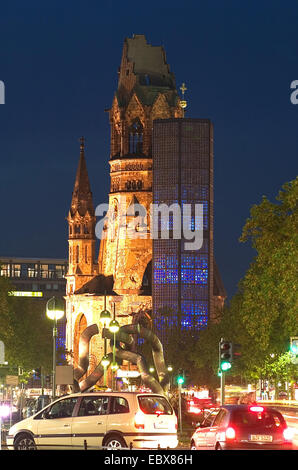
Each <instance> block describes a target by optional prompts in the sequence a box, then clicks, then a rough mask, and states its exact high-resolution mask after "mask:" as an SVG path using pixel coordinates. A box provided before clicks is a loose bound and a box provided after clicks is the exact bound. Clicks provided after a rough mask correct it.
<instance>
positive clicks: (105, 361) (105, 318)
mask: <svg viewBox="0 0 298 470" xmlns="http://www.w3.org/2000/svg"><path fill="white" fill-rule="evenodd" d="M111 320H112V315H111V313H110V312H109V310H107V307H106V293H105V303H104V310H103V311H102V312H101V314H100V317H99V321H100V323H101V324H102V327H103V328H108V327H109V325H110V323H111ZM110 362H111V361H110V359H109V356H107V338H106V337H104V357H103V358H102V360H101V364H102V366H103V373H104V375H103V384H104V387H106V386H107V368H108V367H109V365H110Z"/></svg>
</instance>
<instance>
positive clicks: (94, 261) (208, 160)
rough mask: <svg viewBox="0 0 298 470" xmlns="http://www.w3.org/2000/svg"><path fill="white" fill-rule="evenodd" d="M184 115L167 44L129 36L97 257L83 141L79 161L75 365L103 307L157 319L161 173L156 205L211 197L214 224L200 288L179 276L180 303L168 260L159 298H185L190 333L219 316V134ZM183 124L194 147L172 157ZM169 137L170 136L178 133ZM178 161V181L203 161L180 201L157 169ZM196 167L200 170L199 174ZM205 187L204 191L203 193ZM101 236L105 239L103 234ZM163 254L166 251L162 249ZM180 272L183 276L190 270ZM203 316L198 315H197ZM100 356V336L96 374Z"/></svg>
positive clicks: (71, 273)
mask: <svg viewBox="0 0 298 470" xmlns="http://www.w3.org/2000/svg"><path fill="white" fill-rule="evenodd" d="M182 117H183V109H182V107H181V100H180V98H179V96H178V93H177V90H176V84H175V78H174V75H173V73H172V72H170V68H169V65H168V64H167V61H166V57H165V51H164V49H163V47H161V46H151V45H150V44H148V43H147V41H146V38H145V37H144V36H143V35H134V36H133V38H126V39H125V41H124V46H123V53H122V60H121V65H120V69H119V81H118V88H117V91H116V93H115V96H114V99H113V103H112V107H111V109H110V110H109V118H110V125H111V146H110V161H109V163H110V175H111V187H110V193H109V205H108V212H107V214H106V216H105V218H104V219H102V220H101V221H100V222H101V223H102V231H101V242H100V248H99V254H98V257H96V254H95V241H96V235H95V230H97V224H96V219H95V210H94V205H93V201H92V192H91V188H90V183H89V177H88V173H87V166H86V160H85V144H84V139H81V147H80V159H79V165H78V170H77V174H76V180H75V185H74V191H73V194H72V200H71V206H70V210H69V214H68V218H67V220H68V224H69V269H68V273H67V276H66V277H67V288H66V312H67V331H66V347H67V349H68V350H71V351H73V364H74V366H75V367H76V366H77V364H78V358H79V339H80V334H81V333H82V332H83V331H84V329H85V328H86V327H87V326H89V325H92V324H94V323H95V324H97V325H100V322H99V316H100V313H101V311H102V310H103V309H104V306H105V301H106V306H107V308H108V309H109V310H110V311H113V309H114V308H115V311H116V318H117V320H118V321H119V323H120V325H124V324H127V323H131V321H132V318H133V316H134V315H135V314H137V313H138V314H139V313H140V312H150V314H151V312H152V283H151V279H152V245H153V244H152V238H151V233H150V210H151V204H152V202H153V199H152V184H153V177H154V181H155V183H156V188H155V194H156V195H157V200H158V201H161V191H162V190H163V191H164V192H165V194H166V195H167V196H166V197H165V200H168V201H170V200H172V199H173V200H174V199H175V200H180V199H181V200H184V199H190V200H191V201H197V200H200V201H203V203H204V210H205V216H204V217H205V219H204V220H205V222H206V224H207V225H206V230H205V241H204V248H203V249H202V251H201V253H200V261H199V258H198V257H195V258H194V259H193V262H194V263H195V262H200V263H201V264H200V268H199V271H198V270H197V269H196V268H193V275H194V276H195V277H196V278H197V276H198V272H200V274H199V275H200V276H201V277H200V279H201V281H200V282H201V284H199V282H196V283H195V284H193V285H192V284H191V282H190V283H189V284H188V285H187V284H186V283H185V282H184V281H183V282H182V278H181V280H180V283H179V289H180V291H179V294H178V297H177V295H176V291H175V288H174V290H172V291H171V289H172V287H173V282H172V279H174V278H175V279H178V278H177V276H178V274H177V266H174V265H171V264H169V263H170V261H169V263H168V264H167V265H165V266H164V274H163V275H164V276H165V277H164V279H165V280H166V281H165V282H163V284H160V286H159V290H158V289H157V290H155V294H154V295H155V298H156V300H157V299H159V300H158V301H159V302H160V305H161V303H162V296H163V294H162V289H163V288H164V289H165V292H167V294H166V295H165V296H164V299H168V298H169V296H171V295H172V294H173V299H174V298H175V299H176V300H175V302H176V303H175V302H174V303H175V305H174V304H173V305H174V306H175V308H176V310H177V305H178V304H177V302H178V303H179V305H180V307H179V309H181V312H182V309H184V311H185V313H184V314H183V315H184V317H183V321H182V322H181V325H182V326H183V327H189V326H190V324H191V322H192V319H193V318H195V319H196V321H198V322H199V323H198V325H199V326H203V325H206V322H207V320H208V318H209V317H210V316H211V312H212V308H213V244H212V237H213V209H212V191H213V186H212V185H213V170H212V165H213V159H212V129H211V125H210V123H209V121H208V122H207V121H206V120H205V121H204V124H203V120H198V121H196V124H195V123H194V124H193V123H188V124H187V123H185V125H184V124H181V123H183V120H182V119H181V118H182ZM163 121H164V122H165V126H166V127H164V128H163V127H161V126H160V122H163ZM155 122H158V126H155V129H156V131H154V132H155V134H154V135H153V136H152V130H153V128H154V123H155ZM208 123H209V124H208ZM187 125H188V126H195V128H193V127H192V130H191V132H189V131H188V130H187ZM181 126H182V127H181ZM182 128H183V132H184V133H186V134H187V135H188V136H189V146H188V147H187V146H186V147H185V148H184V149H183V152H180V153H179V152H176V153H175V154H174V153H173V151H172V150H171V145H172V146H173V145H174V146H176V147H175V148H177V150H178V147H179V146H180V145H181V142H182V141H181V139H180V138H179V132H180V131H181V132H182ZM157 129H159V134H157V133H156V132H157ZM162 129H163V130H162ZM171 129H172V130H171ZM173 129H174V130H173ZM177 129H180V131H179V130H177ZM171 132H172V136H170V134H171ZM177 132H178V133H177ZM198 132H199V134H198V135H197V133H198ZM208 132H209V134H208ZM163 134H164V135H163ZM166 134H167V135H166ZM207 134H208V136H207ZM206 136H207V137H206ZM198 138H199V139H201V143H202V142H203V141H204V145H205V147H206V148H204V150H203V148H201V147H200V150H198V149H197V147H196V146H194V147H192V146H191V141H193V142H194V141H195V139H198ZM208 139H209V140H208ZM200 145H201V144H200ZM152 148H153V149H154V150H153V151H152ZM152 157H153V158H152ZM173 157H175V158H177V161H176V163H175V165H176V166H175V169H174V172H176V173H175V178H179V168H180V167H179V165H180V166H181V165H184V164H186V162H187V159H188V158H191V161H192V163H193V165H195V162H196V159H197V158H198V157H199V159H200V163H199V166H198V165H197V166H193V167H192V166H189V167H186V169H185V171H184V173H183V174H185V177H183V178H184V179H185V181H184V179H183V180H182V181H183V185H181V184H180V183H179V185H178V186H177V188H179V191H182V189H183V190H184V189H186V185H188V189H187V193H186V194H182V193H181V194H180V196H179V197H178V196H177V195H175V196H173V195H172V196H171V192H172V191H173V185H174V180H173V178H174V174H173V178H171V177H170V175H169V174H168V175H166V173H167V171H163V170H162V168H160V169H159V167H158V166H157V167H156V172H157V173H156V175H155V176H153V175H154V171H155V170H154V168H153V163H154V161H155V162H156V160H158V158H161V161H164V163H166V159H168V163H169V161H170V159H171V158H173ZM162 159H164V160H162ZM154 165H155V163H154ZM204 165H205V166H204ZM193 170H195V172H194V174H191V173H192V172H193ZM162 171H163V174H162ZM203 173H204V175H205V177H204V178H205V179H204V184H203V179H202V178H203V176H202V175H203ZM189 178H190V179H189ZM158 181H159V182H158ZM158 191H159V193H158ZM197 191H201V193H200V194H199V195H198V194H197ZM204 191H205V192H204ZM203 192H204V195H203ZM99 202H102V201H99ZM140 207H142V208H143V209H144V213H146V214H147V221H146V222H147V224H144V223H143V222H144V220H143V219H142V217H143V216H142V213H140ZM206 211H207V212H206ZM141 212H142V211H141ZM131 227H132V228H131ZM128 230H131V231H132V232H134V235H136V234H137V235H138V236H131V233H132V232H131V233H129V231H128ZM96 234H97V236H98V232H96ZM171 242H172V240H169V241H168V245H167V253H169V252H170V250H173V253H176V255H177V252H178V251H177V250H180V251H181V254H182V252H183V247H182V245H181V246H180V245H179V244H177V243H176V244H175V246H174V247H171V246H170V245H171ZM178 245H179V246H180V248H179V246H178ZM156 250H158V248H157V246H156ZM156 254H157V251H156ZM169 259H170V258H169V257H168V260H169ZM181 260H182V258H181V257H180V258H179V259H178V257H177V256H176V261H174V260H173V263H174V262H178V261H179V262H181ZM185 263H186V261H185ZM188 267H189V266H188ZM175 269H176V272H175ZM165 270H166V271H165ZM154 271H155V272H154V275H153V279H154V282H155V281H156V280H157V279H158V275H159V274H158V266H157V262H156V264H155V267H154ZM180 272H181V275H182V274H183V273H184V272H186V271H185V270H184V271H182V270H181V271H180ZM160 275H162V274H161V273H160ZM183 275H184V274H183ZM175 282H176V281H175ZM176 288H177V285H176ZM187 288H188V293H187V294H186V290H187ZM182 291H183V293H182ZM175 296H176V297H175ZM218 297H219V298H220V299H223V297H222V292H221V291H220V290H218ZM179 311H180V310H179ZM191 311H195V312H196V314H195V315H194V314H192V313H191ZM198 312H200V315H199V314H198V315H197V313H198ZM172 320H173V321H174V320H175V318H174V317H173V318H172ZM162 324H163V320H162V318H160V325H158V328H159V329H160V331H161V329H162V328H161V325H162ZM163 337H164V331H163ZM102 356H103V340H102V336H101V332H100V334H99V335H95V336H94V337H92V340H91V341H90V348H89V357H90V362H89V370H88V373H92V371H93V370H94V369H95V367H96V366H97V364H98V363H99V361H100V360H101V358H102ZM126 366H127V364H125V363H124V364H123V367H124V368H125V367H126Z"/></svg>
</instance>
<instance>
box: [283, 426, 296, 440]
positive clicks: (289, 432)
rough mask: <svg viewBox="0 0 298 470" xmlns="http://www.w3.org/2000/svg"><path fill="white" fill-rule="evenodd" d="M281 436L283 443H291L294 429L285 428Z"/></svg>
mask: <svg viewBox="0 0 298 470" xmlns="http://www.w3.org/2000/svg"><path fill="white" fill-rule="evenodd" d="M282 434H283V437H284V440H285V441H292V440H293V437H294V429H291V428H285V429H284V430H283V433H282Z"/></svg>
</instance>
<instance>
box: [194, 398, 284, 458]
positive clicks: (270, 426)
mask: <svg viewBox="0 0 298 470" xmlns="http://www.w3.org/2000/svg"><path fill="white" fill-rule="evenodd" d="M292 438H293V433H292V430H291V429H289V428H288V427H287V424H286V422H285V419H284V417H283V416H282V414H281V413H280V412H279V411H277V410H275V409H274V408H271V407H265V406H261V405H224V406H221V407H220V408H219V410H217V411H216V412H214V411H213V412H211V413H210V414H209V415H207V416H206V418H205V419H204V420H203V421H202V423H200V424H199V425H198V427H197V429H196V431H195V432H194V434H193V435H192V438H191V449H192V450H201V449H202V450H236V449H237V450H238V449H239V450H241V449H251V450H257V449H258V450H266V449H270V450H273V449H276V450H290V449H292Z"/></svg>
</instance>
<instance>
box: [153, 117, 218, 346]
mask: <svg viewBox="0 0 298 470" xmlns="http://www.w3.org/2000/svg"><path fill="white" fill-rule="evenodd" d="M152 142H153V202H154V204H158V205H160V204H166V205H167V206H168V207H170V206H171V205H172V204H178V206H179V207H180V208H181V216H182V215H183V206H184V204H191V207H192V216H191V220H190V227H189V228H190V229H191V230H192V231H196V232H197V233H198V230H201V229H202V228H203V244H202V247H201V248H200V249H199V250H197V249H194V250H190V249H186V242H189V239H187V238H185V236H184V233H183V221H182V220H181V219H180V222H181V229H182V230H181V238H180V239H177V238H176V239H175V234H174V228H175V227H174V226H173V224H174V223H175V220H174V219H175V215H174V214H173V213H171V214H170V218H169V220H168V221H167V220H166V219H165V220H163V221H161V224H163V225H164V224H168V227H167V228H168V229H169V238H168V239H162V238H161V237H160V233H159V238H157V239H154V240H153V263H152V266H153V292H152V296H153V318H154V324H155V327H156V328H157V330H158V331H159V333H160V336H161V338H162V340H163V342H166V339H167V337H168V335H169V331H170V329H171V328H173V327H175V326H176V325H178V326H179V328H180V329H181V330H185V329H193V330H195V331H198V330H199V329H201V328H204V327H205V326H206V325H207V322H208V320H209V319H212V318H213V316H214V309H215V308H217V307H222V305H223V301H224V298H225V297H226V294H225V291H224V289H223V285H222V282H221V280H220V276H219V272H218V270H217V269H216V270H214V249H213V126H212V123H211V122H210V121H209V120H208V119H189V118H187V119H186V118H183V119H165V120H156V121H154V125H153V139H152ZM199 204H200V205H202V207H203V227H201V226H199V225H198V222H199V220H198V219H197V220H196V218H195V210H194V208H195V205H199ZM176 222H177V221H176ZM164 228H165V227H163V229H164ZM161 229H162V227H161V225H160V227H159V230H161ZM214 285H215V288H214ZM215 294H216V296H215Z"/></svg>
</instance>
